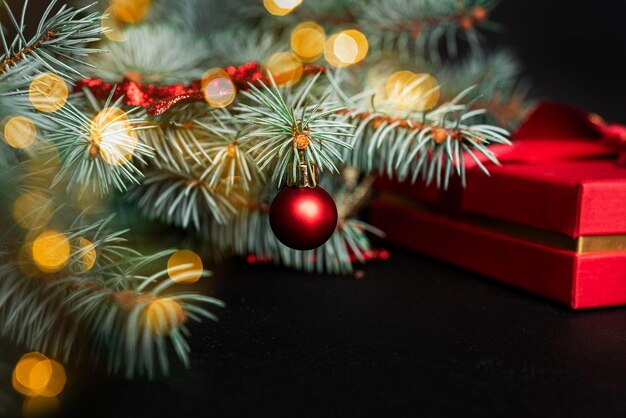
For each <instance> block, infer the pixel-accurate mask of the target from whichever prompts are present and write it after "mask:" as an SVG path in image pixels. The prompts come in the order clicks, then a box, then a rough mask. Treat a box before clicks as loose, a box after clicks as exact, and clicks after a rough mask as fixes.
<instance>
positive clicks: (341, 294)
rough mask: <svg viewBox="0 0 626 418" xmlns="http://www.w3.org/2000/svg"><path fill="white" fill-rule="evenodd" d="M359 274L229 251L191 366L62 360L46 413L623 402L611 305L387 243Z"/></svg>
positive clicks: (437, 411)
mask: <svg viewBox="0 0 626 418" xmlns="http://www.w3.org/2000/svg"><path fill="white" fill-rule="evenodd" d="M363 271H364V273H365V276H364V277H363V278H361V279H356V278H354V277H344V278H337V277H329V276H315V275H306V274H303V273H295V272H293V271H291V270H287V269H280V268H275V267H272V266H263V265H252V266H251V265H246V264H245V263H243V262H238V263H234V264H233V266H232V268H231V271H228V272H225V273H224V274H222V275H220V276H221V278H216V279H213V282H212V284H211V286H212V287H213V289H212V290H213V293H214V294H215V295H216V296H218V297H220V298H222V299H223V300H225V301H226V302H227V303H228V308H227V309H225V310H223V311H222V312H220V318H221V321H220V322H219V323H217V324H216V323H206V324H201V325H197V326H193V327H192V332H193V337H192V338H191V346H192V350H193V355H192V361H191V369H189V370H187V369H184V368H183V367H177V368H175V369H174V371H173V373H172V376H171V377H169V378H167V379H158V380H157V381H154V382H147V381H141V380H139V381H137V380H135V381H126V380H123V379H121V378H113V377H106V376H104V375H100V374H96V373H94V372H88V371H86V370H80V369H78V370H70V376H71V379H70V381H69V384H68V386H67V388H66V390H65V392H64V394H63V395H62V398H61V401H62V405H63V408H64V409H63V413H62V416H76V417H86V416H89V417H120V418H121V417H139V416H151V417H152V416H185V417H199V416H207V417H241V416H248V417H267V416H274V415H276V414H279V413H290V414H292V415H295V416H301V417H309V416H311V417H320V416H344V417H345V416H350V417H354V416H369V415H372V414H378V415H380V416H422V417H436V416H494V415H495V416H508V417H512V416H523V417H528V416H541V417H587V416H598V417H623V416H624V415H625V414H626V309H619V308H618V309H602V310H594V311H585V312H572V311H570V310H568V309H567V308H564V307H561V306H558V305H555V304H552V303H551V302H548V301H545V300H543V299H540V298H537V297H534V296H532V295H529V294H526V293H523V292H520V291H518V290H516V289H512V288H509V287H507V286H504V285H501V284H498V283H496V282H492V281H489V280H486V279H484V278H482V277H480V276H476V275H473V274H471V273H468V272H465V271H462V270H459V269H456V268H455V267H452V266H449V265H446V264H443V263H439V262H437V261H435V260H432V259H428V258H423V257H420V256H417V255H414V254H412V253H409V252H407V251H404V250H401V249H392V258H391V259H390V260H389V261H388V262H375V263H371V264H369V265H367V266H366V267H365V268H364V270H363Z"/></svg>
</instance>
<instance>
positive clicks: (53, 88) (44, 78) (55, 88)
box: [28, 73, 69, 113]
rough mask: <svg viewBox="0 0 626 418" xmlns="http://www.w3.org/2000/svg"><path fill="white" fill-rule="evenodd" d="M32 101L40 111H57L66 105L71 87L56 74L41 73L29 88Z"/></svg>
mask: <svg viewBox="0 0 626 418" xmlns="http://www.w3.org/2000/svg"><path fill="white" fill-rule="evenodd" d="M28 95H29V98H30V102H31V103H32V105H33V106H34V107H35V109H37V110H39V111H40V112H45V113H52V112H56V111H57V110H59V109H60V108H62V107H63V106H64V105H65V102H66V101H67V97H68V96H69V89H68V87H67V84H66V83H65V81H64V80H63V79H62V78H61V77H59V76H58V75H56V74H52V73H44V74H40V75H38V76H37V77H35V79H34V80H33V81H32V82H31V83H30V86H29V88H28Z"/></svg>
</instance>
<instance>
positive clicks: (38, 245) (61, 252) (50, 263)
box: [32, 230, 70, 273]
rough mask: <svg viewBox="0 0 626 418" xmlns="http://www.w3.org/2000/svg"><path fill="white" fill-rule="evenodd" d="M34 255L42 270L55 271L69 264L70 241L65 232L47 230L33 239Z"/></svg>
mask: <svg viewBox="0 0 626 418" xmlns="http://www.w3.org/2000/svg"><path fill="white" fill-rule="evenodd" d="M32 255H33V261H34V262H35V264H37V267H39V269H40V270H41V271H43V272H46V273H53V272H56V271H59V270H61V269H62V268H63V267H65V264H67V260H68V258H69V256H70V243H69V241H68V239H67V237H66V236H65V235H64V234H62V233H60V232H57V231H54V230H47V231H44V232H42V233H41V234H39V235H38V236H37V238H35V240H34V241H33V245H32Z"/></svg>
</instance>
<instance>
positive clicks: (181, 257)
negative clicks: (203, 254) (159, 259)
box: [167, 250, 203, 283]
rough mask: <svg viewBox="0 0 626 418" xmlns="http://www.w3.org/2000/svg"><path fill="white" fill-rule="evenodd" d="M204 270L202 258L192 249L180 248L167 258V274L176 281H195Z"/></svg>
mask: <svg viewBox="0 0 626 418" xmlns="http://www.w3.org/2000/svg"><path fill="white" fill-rule="evenodd" d="M202 271H203V266H202V259H201V258H200V256H199V255H198V254H196V253H195V252H193V251H191V250H178V251H176V252H175V253H174V254H172V255H171V256H170V258H169V259H168V260H167V274H168V275H169V276H170V279H172V280H173V281H174V282H176V283H195V282H197V281H198V280H200V277H202Z"/></svg>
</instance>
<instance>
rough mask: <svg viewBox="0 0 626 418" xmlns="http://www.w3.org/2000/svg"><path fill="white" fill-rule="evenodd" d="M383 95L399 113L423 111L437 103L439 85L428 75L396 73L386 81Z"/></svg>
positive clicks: (408, 72)
mask: <svg viewBox="0 0 626 418" xmlns="http://www.w3.org/2000/svg"><path fill="white" fill-rule="evenodd" d="M385 94H386V98H387V99H388V101H389V102H390V104H391V105H392V106H393V107H395V108H396V110H399V111H409V110H412V111H425V110H429V109H432V108H433V107H435V106H436V105H437V103H438V102H439V96H440V92H439V83H438V82H437V79H435V77H433V76H432V75H430V74H415V73H413V72H411V71H397V72H395V73H393V74H392V75H391V76H389V78H388V79H387V81H386V83H385Z"/></svg>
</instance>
